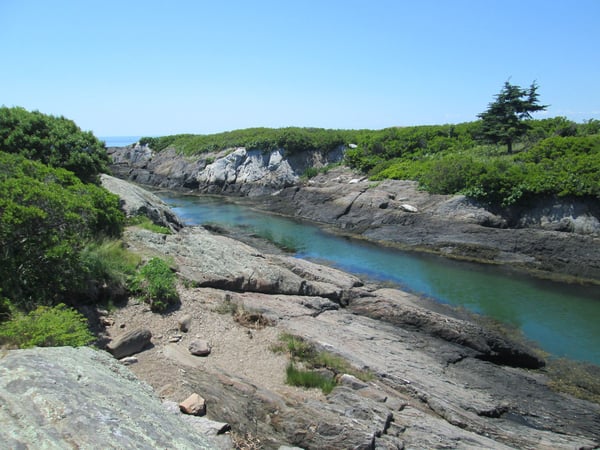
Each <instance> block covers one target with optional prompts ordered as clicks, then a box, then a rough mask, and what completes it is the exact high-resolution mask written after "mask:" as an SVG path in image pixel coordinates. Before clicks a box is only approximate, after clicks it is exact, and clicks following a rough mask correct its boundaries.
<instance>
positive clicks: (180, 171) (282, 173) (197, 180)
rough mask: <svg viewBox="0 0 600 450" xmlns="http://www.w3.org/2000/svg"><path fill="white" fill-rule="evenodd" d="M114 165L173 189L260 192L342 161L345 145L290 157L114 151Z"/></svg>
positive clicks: (122, 172)
mask: <svg viewBox="0 0 600 450" xmlns="http://www.w3.org/2000/svg"><path fill="white" fill-rule="evenodd" d="M109 155H110V156H111V158H112V162H113V164H112V166H111V169H112V170H113V172H114V173H116V174H117V175H118V176H119V177H121V178H125V179H128V180H131V181H135V182H137V183H141V184H148V185H154V186H160V187H166V188H170V189H197V190H199V191H200V192H206V193H212V194H217V193H229V194H243V195H248V196H258V195H265V194H270V193H272V192H274V191H277V190H279V189H281V188H283V187H287V186H292V185H294V184H296V183H297V182H298V181H299V177H300V176H301V175H302V174H303V173H304V171H305V170H306V169H307V168H308V167H322V166H324V165H327V164H330V163H335V162H339V161H341V160H342V158H343V155H344V149H343V148H339V149H337V150H336V151H332V152H329V153H327V154H324V153H321V152H314V151H309V152H304V153H302V154H294V155H291V156H288V155H285V154H284V152H283V150H281V149H278V150H274V151H271V152H263V151H260V150H247V149H245V148H235V149H229V150H226V151H222V152H218V153H206V154H202V155H198V156H197V157H186V156H183V155H180V154H177V153H176V152H175V151H174V150H173V149H165V150H163V151H161V152H158V153H155V152H153V151H152V150H151V149H149V148H148V147H144V146H139V145H136V146H128V147H122V148H111V149H109Z"/></svg>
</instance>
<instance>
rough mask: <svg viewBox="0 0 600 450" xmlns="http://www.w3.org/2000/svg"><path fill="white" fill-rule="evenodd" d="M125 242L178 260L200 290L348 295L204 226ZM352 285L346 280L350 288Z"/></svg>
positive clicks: (141, 233)
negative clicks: (216, 233) (202, 288)
mask: <svg viewBox="0 0 600 450" xmlns="http://www.w3.org/2000/svg"><path fill="white" fill-rule="evenodd" d="M126 239H127V241H128V242H129V243H130V245H132V246H133V247H134V248H137V249H140V250H141V249H143V250H144V251H151V252H155V253H157V254H164V255H169V256H171V257H173V259H174V260H175V262H176V263H177V266H178V268H179V272H180V274H181V275H182V276H183V277H185V278H187V279H188V280H190V281H192V282H194V283H195V284H196V285H198V286H200V287H214V288H218V289H228V290H236V291H253V292H264V293H269V294H291V295H314V296H319V297H325V298H330V299H334V300H338V299H340V298H341V297H342V295H343V289H342V288H341V287H340V286H338V285H334V284H332V283H329V282H326V281H319V280H317V279H313V280H311V279H310V278H308V277H306V278H303V277H302V276H300V275H297V274H296V273H294V272H293V271H292V270H290V269H288V268H286V267H284V266H283V265H281V264H279V263H278V261H279V260H278V258H276V257H273V258H272V257H270V256H268V255H263V254H261V253H259V252H257V250H255V249H254V248H252V247H250V246H248V245H246V244H243V243H241V242H239V241H235V240H233V239H230V238H228V237H225V236H217V235H213V234H211V233H210V232H208V231H206V230H205V229H203V228H196V227H194V228H192V227H187V228H184V229H183V230H181V231H180V232H179V233H178V234H177V235H171V236H158V235H156V234H154V233H152V232H150V231H147V230H129V231H127V232H126ZM310 264H311V263H308V262H302V263H301V262H299V263H298V266H303V267H305V269H303V270H304V272H303V273H305V272H306V267H309V266H310ZM315 266H316V265H315ZM313 278H314V277H313ZM347 278H348V279H349V280H350V279H352V277H347ZM321 279H324V278H323V277H322V278H321ZM354 279H355V278H354ZM355 280H356V279H355ZM353 282H355V281H347V282H346V284H351V283H353Z"/></svg>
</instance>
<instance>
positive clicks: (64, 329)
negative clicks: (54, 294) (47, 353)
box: [0, 303, 94, 348]
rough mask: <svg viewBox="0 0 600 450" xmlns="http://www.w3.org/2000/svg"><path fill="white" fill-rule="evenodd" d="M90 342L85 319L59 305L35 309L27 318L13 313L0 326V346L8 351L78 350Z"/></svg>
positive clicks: (90, 334)
mask: <svg viewBox="0 0 600 450" xmlns="http://www.w3.org/2000/svg"><path fill="white" fill-rule="evenodd" d="M93 340H94V336H93V335H92V333H90V331H89V329H88V325H87V319H86V318H85V317H83V316H82V315H81V314H79V313H78V312H77V311H75V310H74V309H72V308H68V307H67V306H65V305H64V304H62V303H60V304H58V305H56V306H54V307H48V306H39V307H38V308H36V309H35V310H33V311H31V312H29V314H23V313H18V312H17V313H15V315H14V317H13V318H12V319H11V320H9V321H8V322H4V323H2V324H0V342H1V343H2V344H5V345H8V346H10V347H19V348H28V347H58V346H64V345H69V346H73V347H78V346H82V345H88V344H89V343H91V342H92V341H93Z"/></svg>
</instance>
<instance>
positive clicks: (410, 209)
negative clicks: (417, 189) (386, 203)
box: [399, 203, 419, 213]
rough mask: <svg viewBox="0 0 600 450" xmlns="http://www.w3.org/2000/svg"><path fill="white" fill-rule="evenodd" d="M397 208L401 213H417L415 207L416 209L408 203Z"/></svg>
mask: <svg viewBox="0 0 600 450" xmlns="http://www.w3.org/2000/svg"><path fill="white" fill-rule="evenodd" d="M399 208H400V209H401V210H402V211H406V212H411V213H416V212H419V210H418V209H417V207H416V206H413V205H409V204H408V203H403V204H401V205H400V206H399Z"/></svg>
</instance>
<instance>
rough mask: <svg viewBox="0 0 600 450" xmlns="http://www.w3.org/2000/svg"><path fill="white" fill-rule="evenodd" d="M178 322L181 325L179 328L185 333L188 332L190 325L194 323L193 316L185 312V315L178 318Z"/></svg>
mask: <svg viewBox="0 0 600 450" xmlns="http://www.w3.org/2000/svg"><path fill="white" fill-rule="evenodd" d="M177 324H178V325H179V329H180V330H181V331H183V332H184V333H187V332H188V331H189V330H190V326H191V325H192V316H191V315H189V314H184V315H183V316H181V317H179V319H177Z"/></svg>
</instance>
